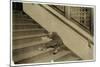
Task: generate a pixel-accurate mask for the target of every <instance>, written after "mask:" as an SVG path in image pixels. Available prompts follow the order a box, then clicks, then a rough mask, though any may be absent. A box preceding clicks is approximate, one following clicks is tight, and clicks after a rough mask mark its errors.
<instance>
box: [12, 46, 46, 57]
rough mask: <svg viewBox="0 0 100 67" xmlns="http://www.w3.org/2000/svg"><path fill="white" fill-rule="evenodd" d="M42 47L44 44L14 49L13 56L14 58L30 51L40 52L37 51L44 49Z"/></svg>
mask: <svg viewBox="0 0 100 67" xmlns="http://www.w3.org/2000/svg"><path fill="white" fill-rule="evenodd" d="M44 47H45V44H37V45H33V46H30V47H25V48H21V49H16V50H14V51H13V54H14V55H15V56H16V55H19V54H23V53H28V52H31V51H34V50H37V51H41V50H39V48H44ZM44 49H45V48H44Z"/></svg>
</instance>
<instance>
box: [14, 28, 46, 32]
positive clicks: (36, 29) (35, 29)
mask: <svg viewBox="0 0 100 67" xmlns="http://www.w3.org/2000/svg"><path fill="white" fill-rule="evenodd" d="M38 30H43V31H44V30H45V29H43V28H34V29H15V30H13V32H17V31H38Z"/></svg>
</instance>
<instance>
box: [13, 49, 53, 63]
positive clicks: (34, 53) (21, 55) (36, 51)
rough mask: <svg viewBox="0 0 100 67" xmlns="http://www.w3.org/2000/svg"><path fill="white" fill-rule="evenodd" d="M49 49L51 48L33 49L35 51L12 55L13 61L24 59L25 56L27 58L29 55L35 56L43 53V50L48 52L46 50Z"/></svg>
mask: <svg viewBox="0 0 100 67" xmlns="http://www.w3.org/2000/svg"><path fill="white" fill-rule="evenodd" d="M51 50H53V49H52V48H49V49H47V50H45V51H40V50H35V51H31V52H27V53H23V54H19V55H16V56H14V61H15V62H18V61H21V60H23V59H26V58H29V57H32V56H36V55H39V54H41V53H45V52H48V51H51Z"/></svg>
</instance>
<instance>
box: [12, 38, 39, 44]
mask: <svg viewBox="0 0 100 67" xmlns="http://www.w3.org/2000/svg"><path fill="white" fill-rule="evenodd" d="M40 40H41V38H27V39H21V40H13V45H19V44H23V43H29V42H36V41H40Z"/></svg>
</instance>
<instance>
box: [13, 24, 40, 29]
mask: <svg viewBox="0 0 100 67" xmlns="http://www.w3.org/2000/svg"><path fill="white" fill-rule="evenodd" d="M33 28H41V27H40V26H39V25H14V26H13V29H33Z"/></svg>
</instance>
